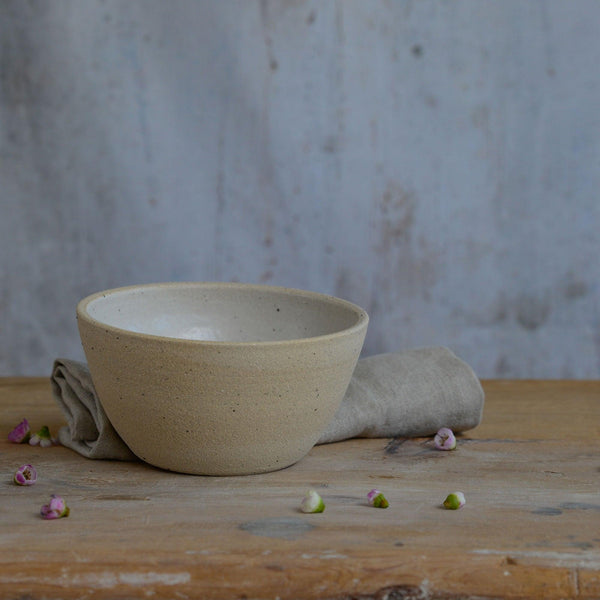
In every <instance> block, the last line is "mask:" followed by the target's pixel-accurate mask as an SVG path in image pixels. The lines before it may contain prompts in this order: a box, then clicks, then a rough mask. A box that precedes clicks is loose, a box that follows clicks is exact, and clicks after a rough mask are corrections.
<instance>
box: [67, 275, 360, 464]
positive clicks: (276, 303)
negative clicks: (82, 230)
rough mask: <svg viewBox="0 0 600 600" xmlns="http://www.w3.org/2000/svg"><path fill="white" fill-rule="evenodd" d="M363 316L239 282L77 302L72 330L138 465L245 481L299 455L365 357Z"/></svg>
mask: <svg viewBox="0 0 600 600" xmlns="http://www.w3.org/2000/svg"><path fill="white" fill-rule="evenodd" d="M368 320H369V319H368V316H367V314H366V312H365V311H364V310H362V309H361V308H359V307H358V306H355V305H354V304H351V303H350V302H347V301H345V300H340V299H338V298H334V297H331V296H326V295H323V294H318V293H314V292H308V291H301V290H294V289H287V288H279V287H272V286H262V285H250V284H238V283H164V284H150V285H137V286H130V287H125V288H118V289H113V290H107V291H103V292H99V293H97V294H93V295H92V296H88V297H87V298H84V299H83V300H82V301H81V302H80V303H79V304H78V306H77V322H78V326H79V332H80V335H81V340H82V344H83V348H84V351H85V355H86V358H87V361H88V365H89V368H90V372H91V375H92V379H93V382H94V386H95V388H96V391H97V393H98V397H99V399H100V402H101V403H102V406H103V407H104V409H105V411H106V414H107V416H108V418H109V419H110V421H111V423H112V424H113V426H114V427H115V429H116V430H117V432H118V433H119V435H120V436H121V437H122V439H123V440H124V441H125V443H126V444H127V445H128V446H129V447H130V448H131V450H132V451H133V452H134V453H135V454H136V455H137V456H138V457H139V458H140V459H142V460H144V461H146V462H148V463H150V464H152V465H154V466H157V467H160V468H163V469H169V470H172V471H178V472H183V473H194V474H201V475H243V474H252V473H261V472H266V471H273V470H277V469H281V468H283V467H287V466H289V465H291V464H293V463H295V462H296V461H298V460H300V459H301V458H302V457H303V456H305V455H306V454H307V453H308V451H309V450H310V449H311V448H312V446H313V445H314V444H315V443H316V442H317V441H318V439H319V436H320V434H321V433H322V432H323V431H324V429H325V427H326V426H327V424H328V423H329V421H330V420H331V419H332V417H333V416H334V414H335V412H336V410H337V408H338V406H339V404H340V402H341V400H342V398H343V396H344V393H345V391H346V388H347V386H348V384H349V382H350V378H351V376H352V372H353V370H354V367H355V366H356V361H357V360H358V356H359V354H360V351H361V348H362V345H363V341H364V337H365V334H366V330H367V325H368Z"/></svg>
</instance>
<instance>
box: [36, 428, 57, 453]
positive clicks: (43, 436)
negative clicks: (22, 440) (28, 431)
mask: <svg viewBox="0 0 600 600" xmlns="http://www.w3.org/2000/svg"><path fill="white" fill-rule="evenodd" d="M29 444H30V445H31V446H37V445H38V444H39V445H40V446H41V447H42V448H48V446H52V445H53V444H56V440H55V439H54V438H53V437H52V436H51V435H50V430H49V429H48V426H47V425H44V426H43V427H42V428H41V429H40V430H39V431H38V432H37V433H34V434H33V435H32V436H31V439H30V440H29Z"/></svg>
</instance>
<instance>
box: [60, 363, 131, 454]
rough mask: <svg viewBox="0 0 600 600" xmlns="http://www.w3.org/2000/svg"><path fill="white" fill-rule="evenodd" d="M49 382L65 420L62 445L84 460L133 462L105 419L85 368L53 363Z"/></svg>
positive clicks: (61, 434)
mask: <svg viewBox="0 0 600 600" xmlns="http://www.w3.org/2000/svg"><path fill="white" fill-rule="evenodd" d="M50 380H51V384H52V395H53V396H54V399H55V400H56V401H57V403H58V405H59V406H60V408H61V409H62V412H63V414H64V415H65V417H66V419H67V425H66V426H65V427H61V428H60V430H59V432H58V439H59V441H60V443H61V444H62V445H63V446H67V447H68V448H71V449H73V450H75V451H76V452H79V454H81V455H82V456H85V457H87V458H107V459H115V460H136V456H135V454H133V452H131V450H130V449H129V448H128V447H127V446H126V444H125V442H123V440H122V439H121V438H120V437H119V434H118V433H117V432H116V431H115V430H114V428H113V426H112V425H111V423H110V421H109V420H108V417H107V416H106V413H105V412H104V409H103V408H102V405H101V404H100V402H99V400H98V396H97V395H96V391H95V389H94V384H93V383H92V377H91V375H90V371H89V369H88V368H87V365H85V364H84V363H81V362H78V361H75V360H68V359H58V360H55V361H54V367H53V369H52V376H51V378H50Z"/></svg>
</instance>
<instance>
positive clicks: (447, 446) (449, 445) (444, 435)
mask: <svg viewBox="0 0 600 600" xmlns="http://www.w3.org/2000/svg"><path fill="white" fill-rule="evenodd" d="M433 441H434V443H435V447H436V448H437V449H438V450H454V449H455V448H456V437H455V436H454V433H453V431H452V429H449V428H448V427H442V428H441V429H440V430H439V431H438V432H437V433H436V434H435V437H434V438H433Z"/></svg>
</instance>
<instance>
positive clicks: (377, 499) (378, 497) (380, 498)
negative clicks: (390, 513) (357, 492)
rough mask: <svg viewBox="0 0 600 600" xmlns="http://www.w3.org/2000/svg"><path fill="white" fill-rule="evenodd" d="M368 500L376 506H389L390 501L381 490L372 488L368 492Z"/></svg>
mask: <svg viewBox="0 0 600 600" xmlns="http://www.w3.org/2000/svg"><path fill="white" fill-rule="evenodd" d="M367 502H368V503H369V504H370V505H371V506H374V507H375V508H387V507H388V506H389V505H390V503H389V502H388V501H387V498H386V497H385V496H384V495H383V494H382V493H381V492H380V491H379V490H375V489H373V490H371V491H370V492H369V493H368V494H367Z"/></svg>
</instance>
